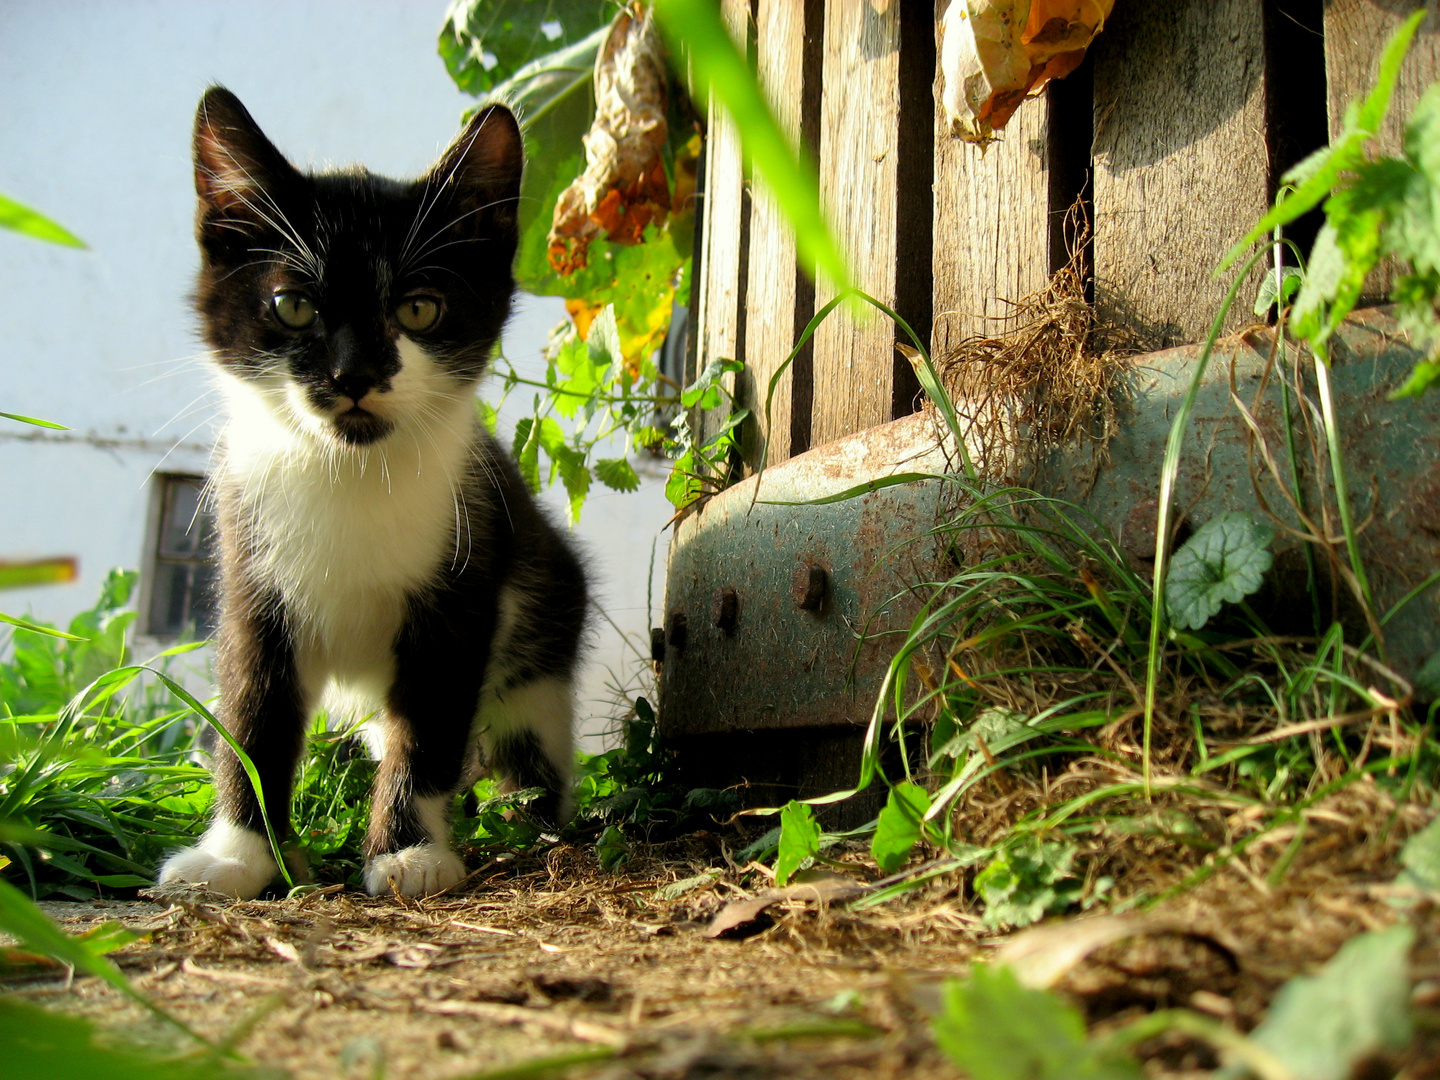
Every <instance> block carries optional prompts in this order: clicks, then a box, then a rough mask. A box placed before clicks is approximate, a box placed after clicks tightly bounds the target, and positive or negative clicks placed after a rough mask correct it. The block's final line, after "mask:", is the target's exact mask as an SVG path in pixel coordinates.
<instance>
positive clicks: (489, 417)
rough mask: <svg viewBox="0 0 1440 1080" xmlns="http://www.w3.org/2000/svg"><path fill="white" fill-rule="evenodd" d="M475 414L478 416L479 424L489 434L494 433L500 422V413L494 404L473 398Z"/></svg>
mask: <svg viewBox="0 0 1440 1080" xmlns="http://www.w3.org/2000/svg"><path fill="white" fill-rule="evenodd" d="M475 415H476V416H477V417H478V418H479V420H480V424H481V426H483V427H484V428H485V430H486V431H488V432H489V433H490V434H491V435H494V434H495V428H496V426H497V425H498V424H499V423H500V413H499V412H497V411H496V409H495V406H494V405H491V404H490V403H489V402H488V401H483V400H481V399H480V398H476V399H475Z"/></svg>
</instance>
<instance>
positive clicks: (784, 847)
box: [775, 799, 820, 886]
mask: <svg viewBox="0 0 1440 1080" xmlns="http://www.w3.org/2000/svg"><path fill="white" fill-rule="evenodd" d="M818 854H820V823H819V822H818V821H816V820H815V815H814V814H813V813H812V812H811V810H810V807H808V806H806V805H805V804H804V803H803V802H797V801H795V800H793V799H792V800H791V801H790V803H789V804H788V805H787V806H786V807H785V809H784V810H782V811H780V837H779V851H778V853H777V854H776V856H775V884H776V885H781V886H783V885H785V884H786V883H787V882H789V880H790V878H791V877H792V876H793V875H794V874H795V872H796V871H797V870H803V869H805V868H806V867H807V866H808V865H809V864H810V863H811V862H812V861H814V859H815V856H816V855H818Z"/></svg>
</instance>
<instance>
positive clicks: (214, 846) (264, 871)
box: [159, 822, 279, 900]
mask: <svg viewBox="0 0 1440 1080" xmlns="http://www.w3.org/2000/svg"><path fill="white" fill-rule="evenodd" d="M278 871H279V867H277V866H276V865H275V859H274V857H273V856H272V855H271V854H270V841H269V840H267V839H266V838H265V837H263V836H261V835H260V834H259V833H256V832H251V831H250V830H249V829H242V828H240V827H239V826H238V825H230V824H227V823H225V822H216V823H215V824H214V825H211V826H210V828H209V829H207V830H206V831H205V835H204V836H202V837H201V838H200V843H198V844H196V845H195V846H194V847H189V848H184V849H182V850H180V851H177V852H176V853H175V854H174V855H171V856H170V858H168V859H166V860H165V865H164V866H162V867H161V868H160V877H159V880H160V883H161V884H162V885H163V884H165V883H166V882H170V881H188V882H191V883H192V884H196V885H199V884H204V885H206V886H207V887H208V888H210V889H211V890H213V891H214V892H218V893H223V894H225V895H226V896H233V897H235V899H237V900H253V899H255V897H257V896H259V895H260V891H261V890H262V889H264V888H265V886H266V885H269V884H270V882H271V881H273V880H274V879H275V875H276V873H277V872H278Z"/></svg>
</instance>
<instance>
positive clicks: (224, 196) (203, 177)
mask: <svg viewBox="0 0 1440 1080" xmlns="http://www.w3.org/2000/svg"><path fill="white" fill-rule="evenodd" d="M297 178H298V174H297V173H296V171H295V168H294V166H292V165H291V164H290V163H289V162H288V161H286V160H285V156H284V155H283V154H281V153H280V151H279V150H277V149H275V145H274V144H273V143H272V142H271V141H270V140H269V139H267V138H266V137H265V133H264V132H262V131H261V130H260V125H258V124H257V123H255V121H254V119H253V118H252V117H251V116H250V114H249V112H247V111H246V109H245V106H244V105H242V104H240V99H239V98H237V97H236V96H235V95H234V94H232V93H231V92H230V91H229V90H226V89H225V88H224V87H223V86H212V87H210V89H209V90H206V91H205V94H204V96H203V97H201V98H200V108H199V109H198V110H196V113H195V193H196V194H197V195H198V196H199V197H200V220H201V222H202V226H203V224H204V223H207V222H214V223H216V224H218V223H220V222H221V221H223V222H224V223H225V225H226V226H227V227H229V228H235V227H237V226H242V225H243V224H246V223H249V224H253V225H261V224H264V223H265V222H266V221H267V220H273V209H272V208H273V206H274V202H275V197H276V195H277V194H279V193H280V192H281V191H282V190H283V189H284V188H286V187H288V186H289V185H290V183H291V182H292V181H293V180H295V179H297Z"/></svg>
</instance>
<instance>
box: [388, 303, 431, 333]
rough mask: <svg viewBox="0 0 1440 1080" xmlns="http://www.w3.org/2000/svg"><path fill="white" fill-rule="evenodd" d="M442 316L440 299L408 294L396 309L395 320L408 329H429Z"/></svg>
mask: <svg viewBox="0 0 1440 1080" xmlns="http://www.w3.org/2000/svg"><path fill="white" fill-rule="evenodd" d="M439 318H440V301H439V300H436V299H435V298H434V297H433V296H407V297H405V299H404V300H401V301H400V306H399V307H398V308H396V309H395V321H396V322H398V323H399V324H400V325H401V326H403V327H404V328H405V329H406V330H414V331H416V332H419V331H422V330H429V329H430V328H431V327H432V326H434V325H435V323H436V322H437V321H438V320H439Z"/></svg>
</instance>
